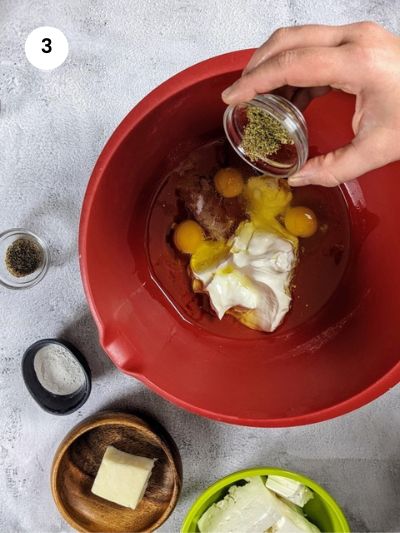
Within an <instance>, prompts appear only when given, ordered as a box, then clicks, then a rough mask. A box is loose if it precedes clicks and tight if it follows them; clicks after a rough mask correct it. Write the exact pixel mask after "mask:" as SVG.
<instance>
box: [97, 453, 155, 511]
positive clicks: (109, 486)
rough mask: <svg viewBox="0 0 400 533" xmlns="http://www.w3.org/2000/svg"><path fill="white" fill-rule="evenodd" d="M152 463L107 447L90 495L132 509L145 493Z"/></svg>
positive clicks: (146, 459) (151, 460) (152, 460)
mask: <svg viewBox="0 0 400 533" xmlns="http://www.w3.org/2000/svg"><path fill="white" fill-rule="evenodd" d="M155 461H156V460H155V459H148V458H147V457H139V456H137V455H131V454H130V453H126V452H121V451H120V450H117V449H116V448H114V447H113V446H108V447H107V449H106V452H105V454H104V457H103V460H102V461H101V465H100V468H99V470H98V472H97V475H96V478H95V480H94V483H93V486H92V493H93V494H96V496H100V498H104V499H105V500H108V501H110V502H114V503H118V504H119V505H122V506H123V507H130V508H131V509H136V507H137V505H138V503H139V502H140V500H141V499H142V498H143V496H144V493H145V492H146V488H147V485H148V482H149V479H150V476H151V471H152V470H153V466H154V463H155Z"/></svg>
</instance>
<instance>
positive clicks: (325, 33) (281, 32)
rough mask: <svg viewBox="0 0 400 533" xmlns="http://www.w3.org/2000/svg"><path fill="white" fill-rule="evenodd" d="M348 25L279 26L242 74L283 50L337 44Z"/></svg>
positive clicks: (342, 39) (344, 35) (343, 35)
mask: <svg viewBox="0 0 400 533" xmlns="http://www.w3.org/2000/svg"><path fill="white" fill-rule="evenodd" d="M347 33H348V26H325V25H321V24H307V25H305V26H294V27H291V28H279V29H278V30H276V31H275V32H274V33H273V34H272V35H271V37H269V39H268V40H267V41H266V42H265V43H264V44H263V45H262V46H260V48H258V50H256V51H255V52H254V54H253V56H252V58H251V59H250V61H249V62H248V64H247V66H246V68H245V69H244V71H243V74H247V73H248V72H250V71H251V70H253V69H254V68H256V67H257V66H258V65H259V64H260V63H262V62H263V61H265V60H266V59H270V58H271V57H273V56H274V55H277V54H279V53H281V52H284V51H285V50H293V49H295V48H308V47H310V46H313V47H315V46H321V47H323V46H339V45H340V44H342V43H343V42H344V41H345V39H346V36H347Z"/></svg>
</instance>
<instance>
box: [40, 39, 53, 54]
mask: <svg viewBox="0 0 400 533" xmlns="http://www.w3.org/2000/svg"><path fill="white" fill-rule="evenodd" d="M42 43H43V44H44V48H42V52H43V53H45V54H48V53H49V52H51V50H52V48H51V39H48V38H47V37H46V38H45V39H42Z"/></svg>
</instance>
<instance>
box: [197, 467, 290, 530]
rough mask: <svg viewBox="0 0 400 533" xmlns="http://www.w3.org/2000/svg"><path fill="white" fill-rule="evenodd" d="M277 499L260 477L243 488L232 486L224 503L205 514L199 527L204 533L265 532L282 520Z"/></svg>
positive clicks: (211, 508) (218, 504)
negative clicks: (277, 506)
mask: <svg viewBox="0 0 400 533" xmlns="http://www.w3.org/2000/svg"><path fill="white" fill-rule="evenodd" d="M277 500H278V498H277V497H276V496H275V494H273V493H272V492H270V491H269V490H268V489H267V488H266V487H265V485H264V483H263V481H262V479H261V478H260V477H253V478H250V479H249V481H248V483H247V484H246V485H244V486H242V487H238V486H236V485H234V486H232V487H231V488H230V489H229V492H228V494H227V495H226V496H225V498H224V499H223V500H221V501H220V502H218V503H216V504H213V505H212V506H211V507H210V508H209V509H208V510H207V511H206V512H205V513H204V514H203V516H202V517H201V518H200V520H199V521H198V524H197V525H198V528H199V530H200V532H201V533H204V532H207V533H211V532H218V533H223V532H231V533H247V532H249V533H250V532H252V533H256V532H260V533H262V532H264V531H266V530H267V529H269V528H270V527H272V526H273V525H274V524H275V523H276V522H277V521H278V520H279V519H280V517H281V514H280V513H279V511H278V510H277V509H276V501H277Z"/></svg>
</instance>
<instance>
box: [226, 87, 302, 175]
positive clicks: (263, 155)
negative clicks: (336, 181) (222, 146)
mask: <svg viewBox="0 0 400 533" xmlns="http://www.w3.org/2000/svg"><path fill="white" fill-rule="evenodd" d="M224 129H225V133H226V136H227V138H228V140H229V142H230V143H231V145H232V147H233V148H234V149H235V150H236V152H237V153H238V154H239V155H240V157H241V158H242V159H244V161H246V162H247V163H248V164H249V165H251V166H252V167H253V168H254V169H256V170H258V171H259V172H261V173H262V174H268V175H270V176H275V177H280V178H288V177H289V176H291V175H292V174H295V173H296V172H298V171H299V170H300V168H301V167H302V166H303V165H304V163H305V162H306V161H307V158H308V133H307V126H306V122H305V120H304V117H303V115H302V113H301V112H300V111H299V109H298V108H297V107H296V106H295V105H293V104H292V102H290V101H289V100H287V99H286V98H283V97H282V96H277V95H273V94H262V95H258V96H256V97H255V98H253V100H251V101H250V102H243V103H240V104H238V105H235V106H228V107H227V108H226V110H225V114H224Z"/></svg>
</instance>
